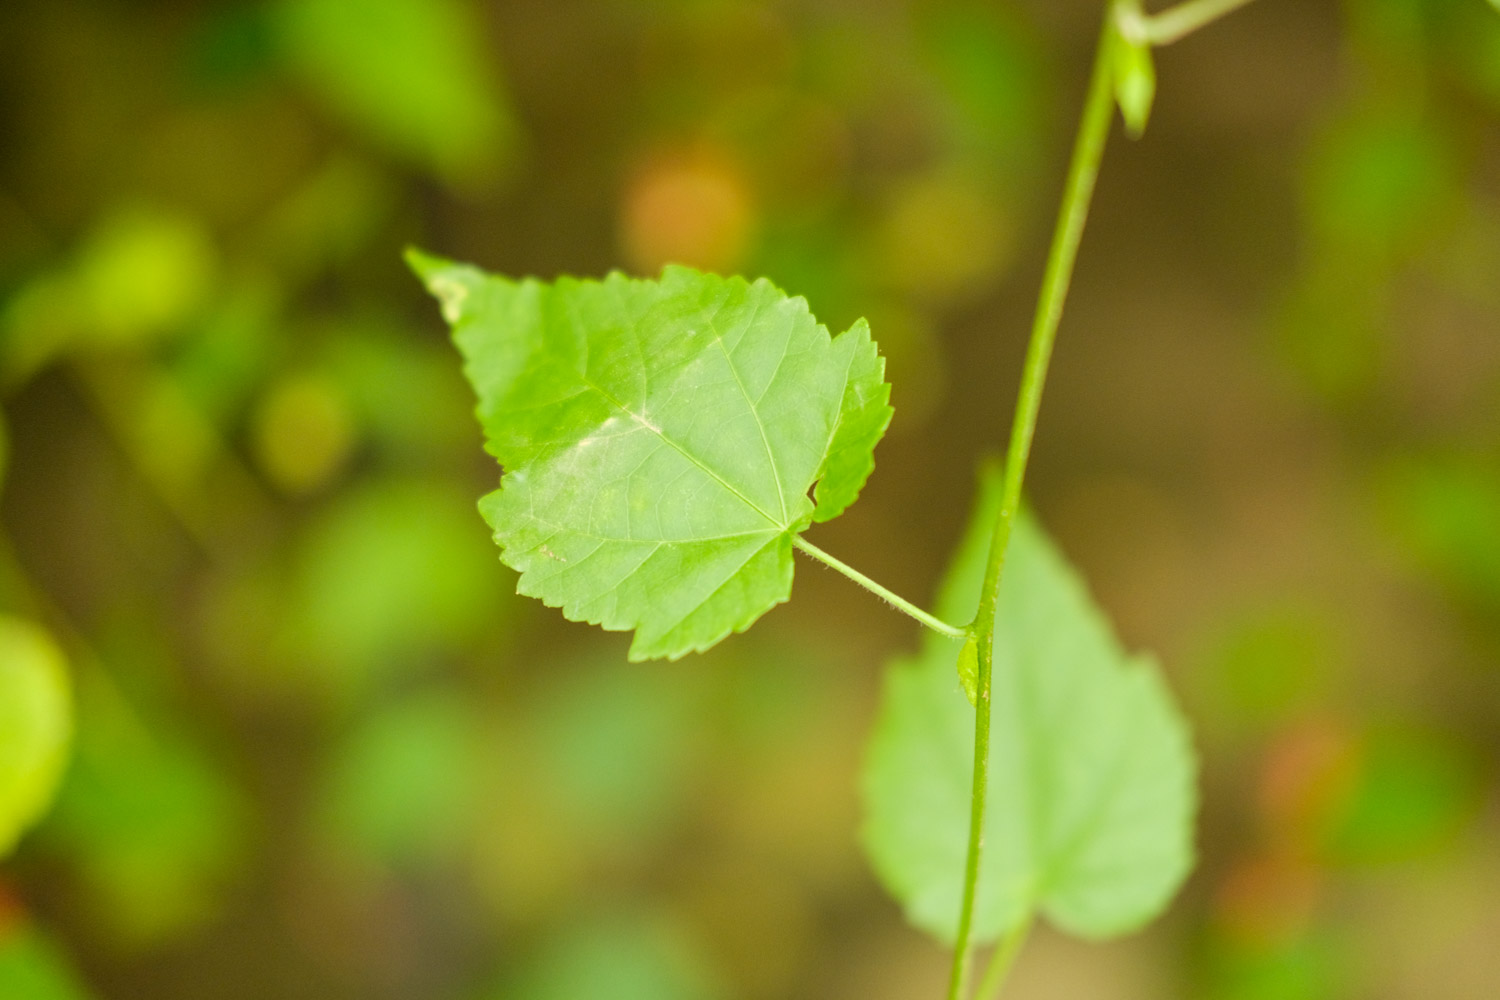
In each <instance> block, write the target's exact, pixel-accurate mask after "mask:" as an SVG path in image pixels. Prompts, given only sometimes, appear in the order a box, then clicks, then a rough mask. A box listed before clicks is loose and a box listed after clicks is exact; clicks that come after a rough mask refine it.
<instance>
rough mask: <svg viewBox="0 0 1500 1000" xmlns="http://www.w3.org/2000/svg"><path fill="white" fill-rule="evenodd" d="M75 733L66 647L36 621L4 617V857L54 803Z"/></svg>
mask: <svg viewBox="0 0 1500 1000" xmlns="http://www.w3.org/2000/svg"><path fill="white" fill-rule="evenodd" d="M72 732H73V705H72V694H71V687H70V685H69V682H68V672H67V667H66V665H65V661H64V659H63V654H62V652H61V651H60V650H59V649H58V648H57V645H56V643H54V642H53V641H52V638H51V636H49V635H48V634H47V633H46V632H44V631H42V629H40V628H38V627H37V626H35V625H33V624H31V623H30V622H26V621H22V620H21V619H19V618H12V617H9V616H0V857H4V856H5V855H6V854H9V853H10V851H11V849H12V848H13V847H15V844H16V841H17V840H18V839H20V836H21V834H22V833H23V832H25V830H26V829H27V828H28V827H29V826H31V824H32V823H34V822H35V821H36V820H37V819H39V818H40V817H41V815H42V813H43V812H45V811H46V809H47V806H48V805H49V804H50V803H51V801H52V796H53V793H54V792H55V791H56V790H57V785H58V781H59V780H60V779H61V777H62V773H63V767H64V765H65V764H66V763H67V758H68V745H69V741H70V740H71V738H72Z"/></svg>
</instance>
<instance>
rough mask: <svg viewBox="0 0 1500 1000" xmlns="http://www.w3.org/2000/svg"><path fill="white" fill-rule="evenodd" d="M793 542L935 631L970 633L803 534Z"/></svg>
mask: <svg viewBox="0 0 1500 1000" xmlns="http://www.w3.org/2000/svg"><path fill="white" fill-rule="evenodd" d="M792 544H793V545H795V546H796V547H797V548H799V549H801V550H802V551H803V552H806V553H807V554H808V555H810V556H812V557H813V558H814V559H816V560H818V562H820V563H822V564H823V565H825V566H828V567H830V568H832V569H836V570H838V571H839V572H840V573H842V574H844V575H845V576H847V577H848V578H849V579H851V580H853V581H854V582H855V583H857V584H859V585H860V586H861V587H863V588H865V589H866V590H868V591H869V592H870V593H872V594H874V595H875V596H876V597H879V598H880V599H881V600H883V601H886V602H887V603H888V604H890V605H891V606H892V607H894V608H895V609H896V610H897V611H901V612H903V613H905V614H908V615H910V616H911V617H913V618H915V619H916V620H917V621H919V622H921V623H922V624H923V625H926V626H927V627H928V628H930V629H932V630H933V631H934V632H940V633H942V634H943V635H946V636H951V637H952V638H954V639H962V638H964V637H965V636H967V635H968V634H969V630H968V629H966V628H959V627H958V626H956V625H949V624H948V623H947V622H945V621H943V620H942V619H941V618H938V617H936V616H935V615H931V614H929V613H927V612H926V611H923V610H922V609H921V608H919V607H917V606H916V605H915V604H913V603H911V602H910V601H908V600H907V599H906V598H904V597H902V596H901V595H899V594H896V593H894V592H893V591H890V590H887V589H886V588H885V587H882V586H881V585H880V584H878V583H876V582H875V581H874V580H872V579H870V578H869V577H868V576H865V575H864V574H863V573H861V572H860V571H859V570H857V569H855V568H854V567H853V566H850V565H849V564H847V563H844V562H840V561H839V560H838V559H835V558H834V557H833V556H831V555H829V554H828V553H827V552H824V551H823V550H822V549H820V548H818V547H817V546H816V545H814V544H813V543H812V542H809V541H807V540H806V539H804V538H803V537H802V536H801V535H797V536H795V537H794V538H793V539H792Z"/></svg>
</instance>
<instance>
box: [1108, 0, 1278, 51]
mask: <svg viewBox="0 0 1500 1000" xmlns="http://www.w3.org/2000/svg"><path fill="white" fill-rule="evenodd" d="M1249 2H1250V0H1186V2H1184V3H1180V4H1178V5H1177V6H1175V7H1169V8H1167V9H1166V10H1164V11H1162V12H1160V13H1158V14H1141V13H1137V12H1135V11H1129V10H1122V11H1121V14H1120V31H1121V32H1123V33H1124V35H1125V37H1126V38H1128V39H1130V40H1131V41H1133V42H1141V43H1144V44H1147V45H1171V44H1172V43H1173V42H1175V41H1178V40H1180V39H1183V38H1186V37H1187V36H1188V35H1191V34H1192V33H1193V32H1195V31H1197V30H1198V29H1199V28H1202V27H1204V26H1206V25H1209V24H1212V23H1213V22H1214V21H1217V20H1218V19H1219V18H1221V17H1223V16H1224V15H1225V14H1229V13H1232V12H1233V11H1235V10H1238V9H1239V8H1241V7H1243V6H1245V5H1246V4H1247V3H1249Z"/></svg>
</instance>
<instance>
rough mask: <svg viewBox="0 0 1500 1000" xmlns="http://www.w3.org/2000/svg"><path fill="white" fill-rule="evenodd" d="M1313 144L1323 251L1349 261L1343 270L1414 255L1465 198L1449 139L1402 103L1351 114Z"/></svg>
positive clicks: (1310, 176)
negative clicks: (1461, 195)
mask: <svg viewBox="0 0 1500 1000" xmlns="http://www.w3.org/2000/svg"><path fill="white" fill-rule="evenodd" d="M1312 148H1313V156H1312V161H1311V164H1310V166H1309V168H1308V173H1307V182H1306V183H1307V199H1308V208H1309V212H1310V215H1311V217H1312V220H1313V223H1314V232H1315V234H1316V235H1317V236H1318V237H1319V238H1320V240H1322V241H1325V242H1323V243H1322V244H1321V246H1320V248H1319V251H1320V252H1325V253H1334V254H1339V255H1341V256H1343V257H1345V258H1348V259H1345V260H1343V261H1342V263H1341V266H1343V267H1345V268H1354V267H1358V266H1359V264H1360V262H1361V261H1364V260H1375V261H1380V260H1387V259H1390V258H1393V257H1401V256H1410V255H1411V254H1412V253H1413V251H1414V250H1415V249H1416V248H1417V247H1418V246H1419V245H1420V243H1421V241H1422V240H1423V238H1424V237H1425V236H1426V235H1428V234H1429V233H1431V232H1432V231H1433V229H1434V228H1435V227H1437V226H1440V225H1442V224H1443V223H1444V222H1445V221H1447V220H1448V219H1449V218H1451V216H1452V213H1453V211H1454V210H1455V209H1456V208H1457V206H1458V205H1459V203H1460V193H1461V190H1462V188H1461V181H1462V175H1461V173H1460V169H1459V161H1458V156H1457V154H1456V153H1455V151H1454V148H1453V142H1452V139H1451V137H1450V136H1449V135H1448V134H1447V133H1446V132H1445V131H1444V130H1443V129H1442V128H1441V127H1440V126H1439V125H1438V124H1437V123H1435V122H1433V121H1431V120H1428V119H1424V118H1420V117H1418V116H1416V115H1415V114H1413V113H1411V112H1409V111H1407V110H1406V109H1405V108H1403V107H1393V108H1381V107H1371V108H1362V109H1358V110H1356V111H1355V112H1352V113H1349V114H1347V115H1346V116H1345V117H1343V118H1341V119H1338V120H1335V121H1334V122H1333V123H1332V124H1331V126H1330V127H1329V128H1328V129H1327V131H1326V132H1325V133H1324V134H1323V135H1322V136H1320V137H1318V138H1317V139H1315V141H1314V144H1313V147H1312Z"/></svg>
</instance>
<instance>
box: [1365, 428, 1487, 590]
mask: <svg viewBox="0 0 1500 1000" xmlns="http://www.w3.org/2000/svg"><path fill="white" fill-rule="evenodd" d="M1378 485H1379V490H1378V494H1377V495H1378V496H1379V498H1380V499H1381V502H1382V506H1383V508H1384V510H1383V513H1384V515H1385V517H1384V520H1385V523H1386V524H1387V526H1388V527H1389V530H1390V531H1391V532H1392V533H1393V534H1394V535H1395V536H1396V538H1397V539H1399V540H1400V542H1401V543H1402V544H1403V546H1404V548H1405V550H1406V552H1407V553H1408V554H1409V556H1410V557H1411V558H1412V559H1413V560H1414V561H1415V562H1416V563H1417V564H1418V565H1419V566H1421V567H1423V568H1424V569H1426V570H1427V571H1428V572H1431V573H1434V574H1436V575H1438V576H1439V578H1440V579H1442V580H1443V581H1444V582H1445V583H1446V584H1448V585H1449V586H1452V587H1455V588H1457V589H1458V590H1460V591H1461V592H1463V593H1465V594H1466V595H1467V596H1469V597H1471V598H1472V599H1475V600H1477V601H1479V602H1481V603H1483V604H1485V605H1486V606H1492V607H1500V464H1497V462H1496V460H1495V459H1494V458H1493V457H1492V456H1489V455H1485V454H1474V455H1463V454H1454V455H1444V454H1440V453H1439V454H1427V455H1413V456H1408V457H1405V458H1402V459H1398V460H1395V461H1393V462H1392V463H1391V464H1390V465H1389V466H1388V467H1387V468H1386V470H1385V471H1384V473H1383V474H1382V476H1381V477H1380V480H1379V482H1378Z"/></svg>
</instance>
